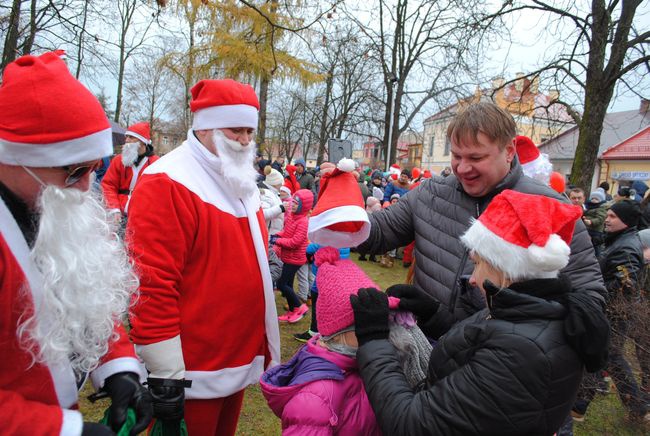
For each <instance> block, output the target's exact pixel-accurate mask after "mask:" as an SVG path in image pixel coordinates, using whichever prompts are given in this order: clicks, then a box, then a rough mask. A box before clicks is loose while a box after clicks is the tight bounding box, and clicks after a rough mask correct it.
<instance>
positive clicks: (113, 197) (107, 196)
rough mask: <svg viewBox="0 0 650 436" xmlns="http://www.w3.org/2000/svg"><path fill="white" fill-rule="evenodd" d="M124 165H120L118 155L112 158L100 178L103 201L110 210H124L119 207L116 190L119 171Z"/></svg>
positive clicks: (117, 189)
mask: <svg viewBox="0 0 650 436" xmlns="http://www.w3.org/2000/svg"><path fill="white" fill-rule="evenodd" d="M123 168H124V165H122V159H120V158H119V156H117V157H115V158H113V160H112V161H111V163H110V165H109V166H108V169H107V170H106V174H105V175H104V178H103V179H102V183H101V186H102V191H103V192H104V201H105V202H106V207H107V208H108V209H109V210H110V211H111V212H113V211H115V212H117V211H120V212H122V213H124V211H123V210H122V209H121V208H120V199H119V196H118V192H119V190H120V173H121V172H122V169H123Z"/></svg>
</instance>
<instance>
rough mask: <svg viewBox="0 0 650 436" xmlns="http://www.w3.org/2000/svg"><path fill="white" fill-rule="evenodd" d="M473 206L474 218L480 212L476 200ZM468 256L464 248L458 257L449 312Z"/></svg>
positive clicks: (454, 302) (455, 300) (452, 308)
mask: <svg viewBox="0 0 650 436" xmlns="http://www.w3.org/2000/svg"><path fill="white" fill-rule="evenodd" d="M474 207H475V208H476V215H475V216H474V218H477V219H478V217H479V215H480V214H481V212H480V208H479V204H478V201H477V202H476V203H474ZM468 256H469V251H468V250H464V251H463V257H462V258H461V259H460V266H459V268H458V271H456V277H455V278H454V287H453V288H452V290H451V298H450V300H449V311H450V312H451V313H454V309H455V308H456V302H457V301H458V280H460V276H461V274H462V273H463V271H464V270H465V263H467V257H468Z"/></svg>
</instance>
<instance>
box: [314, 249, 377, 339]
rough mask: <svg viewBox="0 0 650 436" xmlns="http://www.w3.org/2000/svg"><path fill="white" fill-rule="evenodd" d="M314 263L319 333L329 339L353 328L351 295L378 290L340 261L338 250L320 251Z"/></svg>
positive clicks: (353, 265)
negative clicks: (362, 290)
mask: <svg viewBox="0 0 650 436" xmlns="http://www.w3.org/2000/svg"><path fill="white" fill-rule="evenodd" d="M314 259H315V261H316V266H317V267H318V273H317V274H316V286H317V287H318V302H317V304H316V318H317V319H318V331H319V333H320V334H321V335H323V336H331V335H333V334H334V333H336V332H339V331H341V330H343V329H344V328H347V327H350V326H351V325H353V324H354V313H352V305H351V304H350V295H352V294H354V295H356V293H357V291H358V290H359V288H377V289H379V286H378V285H377V284H376V283H375V282H373V281H372V280H370V278H369V277H368V276H367V275H366V273H364V272H363V271H362V270H361V268H359V267H358V266H356V265H355V264H354V263H353V262H352V261H350V260H347V259H344V260H341V258H340V256H339V250H338V249H336V248H334V247H323V248H321V249H319V250H318V251H317V252H316V254H315V255H314Z"/></svg>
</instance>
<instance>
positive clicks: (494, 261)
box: [461, 190, 582, 281]
mask: <svg viewBox="0 0 650 436" xmlns="http://www.w3.org/2000/svg"><path fill="white" fill-rule="evenodd" d="M581 216H582V209H581V208H580V207H579V206H573V205H570V204H565V203H561V202H560V201H558V200H555V199H553V198H550V197H545V196H542V195H532V194H524V193H521V192H516V191H512V190H505V191H503V192H502V193H500V194H499V195H497V196H496V197H494V199H493V200H492V201H491V202H490V204H489V206H488V207H487V209H486V210H485V212H483V213H482V214H481V216H480V217H479V219H477V220H474V222H473V223H472V225H471V227H470V228H469V229H468V230H467V232H466V233H465V234H464V235H463V236H461V240H462V241H463V243H464V244H465V246H466V247H467V248H469V249H470V250H472V251H473V252H474V253H475V254H477V255H478V256H479V257H481V258H482V259H484V260H485V261H486V262H488V263H489V264H490V265H492V266H493V267H495V268H496V269H498V270H500V271H503V272H504V273H506V275H507V276H508V278H509V279H510V280H513V281H521V280H524V279H545V278H555V277H557V275H558V273H559V271H560V270H561V269H562V268H564V267H565V266H566V265H567V264H568V263H569V255H570V254H571V249H570V248H569V245H570V244H571V239H572V237H573V230H574V228H575V224H576V221H577V220H578V219H579V218H580V217H581Z"/></svg>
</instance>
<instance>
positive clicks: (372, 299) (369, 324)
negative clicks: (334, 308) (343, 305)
mask: <svg viewBox="0 0 650 436" xmlns="http://www.w3.org/2000/svg"><path fill="white" fill-rule="evenodd" d="M350 304H352V310H353V311H354V332H355V334H356V335H357V341H358V342H359V346H361V345H363V344H365V343H367V342H370V341H372V340H374V339H387V338H388V333H389V330H388V297H387V296H386V294H384V293H383V292H380V291H378V290H377V289H373V288H361V289H359V292H358V293H357V295H350Z"/></svg>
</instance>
